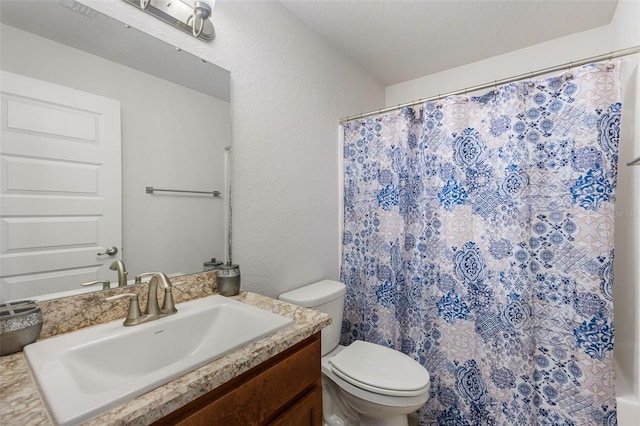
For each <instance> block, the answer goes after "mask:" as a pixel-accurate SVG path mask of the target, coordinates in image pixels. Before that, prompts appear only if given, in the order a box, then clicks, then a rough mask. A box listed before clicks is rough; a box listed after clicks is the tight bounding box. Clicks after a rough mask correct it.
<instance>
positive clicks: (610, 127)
mask: <svg viewBox="0 0 640 426" xmlns="http://www.w3.org/2000/svg"><path fill="white" fill-rule="evenodd" d="M618 65H619V64H618ZM618 70H619V66H615V67H611V66H607V64H595V65H589V66H585V67H582V68H581V69H579V70H574V72H573V75H562V76H558V77H554V78H549V79H545V80H537V81H535V82H526V81H525V82H518V83H513V84H509V85H506V86H502V87H499V88H497V89H496V90H493V91H491V92H489V93H487V94H486V95H484V96H481V97H473V98H467V97H464V96H459V97H450V98H447V99H445V100H442V101H438V102H427V103H426V104H424V105H423V107H422V108H420V109H419V110H418V109H416V110H414V109H411V108H405V109H403V110H402V111H398V112H393V113H389V114H385V115H379V116H376V117H374V118H366V119H360V120H354V121H351V122H349V123H347V124H346V125H345V128H344V135H345V137H344V185H345V189H344V191H345V192H344V237H343V238H344V240H343V259H342V271H341V279H342V281H343V282H344V283H346V285H347V301H346V307H345V320H344V324H343V343H345V344H348V343H350V342H351V341H353V340H366V341H371V342H375V343H378V344H382V345H386V346H389V347H392V348H396V349H398V350H400V351H402V352H404V353H406V354H408V355H410V356H412V357H413V358H414V359H416V360H417V361H419V362H420V363H421V364H422V365H424V366H425V367H426V368H427V369H428V371H429V373H430V375H431V386H432V387H431V394H430V399H429V401H428V402H427V404H426V405H425V406H424V408H423V409H422V410H421V412H420V415H421V423H422V424H424V425H432V424H434V425H435V424H438V425H482V426H484V425H500V426H502V425H526V426H529V425H576V426H583V425H609V424H616V403H615V389H614V373H613V327H614V322H613V302H612V282H613V277H612V269H613V268H612V261H613V219H614V194H615V187H616V173H617V162H618V135H619V126H620V115H621V108H622V105H621V89H620V79H619V73H618Z"/></svg>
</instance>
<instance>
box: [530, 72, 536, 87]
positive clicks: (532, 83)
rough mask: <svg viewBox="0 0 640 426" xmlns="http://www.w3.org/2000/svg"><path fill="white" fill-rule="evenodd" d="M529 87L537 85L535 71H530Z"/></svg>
mask: <svg viewBox="0 0 640 426" xmlns="http://www.w3.org/2000/svg"><path fill="white" fill-rule="evenodd" d="M529 80H530V81H529V87H531V88H533V87H536V83H534V82H533V71H529Z"/></svg>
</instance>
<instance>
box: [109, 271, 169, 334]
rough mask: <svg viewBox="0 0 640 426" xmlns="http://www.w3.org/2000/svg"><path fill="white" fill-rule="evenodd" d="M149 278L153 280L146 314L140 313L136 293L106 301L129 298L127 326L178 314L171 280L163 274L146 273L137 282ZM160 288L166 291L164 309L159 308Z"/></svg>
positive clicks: (110, 298) (150, 282)
mask: <svg viewBox="0 0 640 426" xmlns="http://www.w3.org/2000/svg"><path fill="white" fill-rule="evenodd" d="M148 276H151V280H150V281H149V294H148V295H147V309H145V311H144V312H141V311H140V304H139V302H138V295H137V294H135V293H124V294H119V295H117V296H112V297H108V298H107V299H106V300H108V301H112V300H118V299H122V298H125V297H128V298H129V313H128V314H127V318H126V319H125V320H124V325H125V326H130V325H138V324H143V323H145V322H149V321H154V320H157V319H160V318H163V317H166V316H169V315H173V314H175V313H176V312H178V310H177V309H176V305H175V303H174V301H173V293H172V289H173V286H172V285H171V281H169V278H168V277H167V276H166V275H165V274H163V273H162V272H145V273H143V274H140V275H138V276H137V277H136V281H138V280H141V279H142V277H148ZM158 286H160V288H162V289H163V290H164V300H163V302H162V308H161V307H160V306H158Z"/></svg>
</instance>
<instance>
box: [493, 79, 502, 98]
mask: <svg viewBox="0 0 640 426" xmlns="http://www.w3.org/2000/svg"><path fill="white" fill-rule="evenodd" d="M493 94H494V95H496V96H497V95H499V94H500V92H499V91H498V80H493Z"/></svg>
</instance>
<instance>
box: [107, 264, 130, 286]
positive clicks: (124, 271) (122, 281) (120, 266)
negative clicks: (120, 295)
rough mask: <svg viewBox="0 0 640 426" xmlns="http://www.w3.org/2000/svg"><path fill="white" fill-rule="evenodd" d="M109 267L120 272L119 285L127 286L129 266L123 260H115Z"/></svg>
mask: <svg viewBox="0 0 640 426" xmlns="http://www.w3.org/2000/svg"><path fill="white" fill-rule="evenodd" d="M109 269H111V270H112V271H117V272H118V287H125V286H126V285H127V274H128V272H127V268H126V267H125V266H124V263H123V262H122V260H120V259H117V260H114V261H113V263H112V264H111V266H109Z"/></svg>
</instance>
